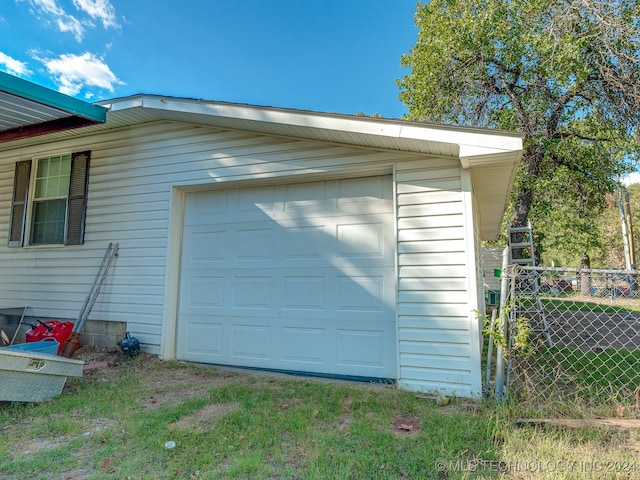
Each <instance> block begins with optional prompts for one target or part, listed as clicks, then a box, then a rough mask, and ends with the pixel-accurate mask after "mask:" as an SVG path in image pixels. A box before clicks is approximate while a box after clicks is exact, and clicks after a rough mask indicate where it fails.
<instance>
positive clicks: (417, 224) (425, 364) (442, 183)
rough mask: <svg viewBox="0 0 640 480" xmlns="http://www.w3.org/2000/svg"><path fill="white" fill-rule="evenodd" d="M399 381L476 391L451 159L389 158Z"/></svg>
mask: <svg viewBox="0 0 640 480" xmlns="http://www.w3.org/2000/svg"><path fill="white" fill-rule="evenodd" d="M396 182H397V186H396V188H397V201H398V220H397V221H398V266H399V279H398V281H399V284H398V290H399V291H398V339H399V347H398V349H399V356H400V358H399V365H400V375H399V384H400V385H401V386H404V387H406V388H410V389H413V390H423V391H433V390H437V391H441V392H443V393H447V394H456V395H460V396H474V395H477V394H478V391H477V390H478V381H479V375H478V371H477V370H476V367H475V363H478V368H479V362H476V361H474V360H473V358H474V353H473V352H474V350H475V349H476V346H475V345H474V344H475V342H476V340H477V336H476V335H475V334H474V331H475V327H474V326H473V325H472V323H471V316H470V311H471V310H472V307H471V305H472V297H473V295H475V291H472V290H471V289H470V288H471V286H470V282H469V278H468V273H469V263H468V262H469V259H470V258H471V259H473V255H471V256H469V255H468V252H467V242H468V235H469V229H468V225H467V219H466V218H465V208H467V207H468V206H467V205H465V201H464V193H463V191H462V184H461V169H460V166H459V162H458V161H456V160H455V159H434V160H429V162H428V163H427V162H423V161H404V162H398V164H397V165H396Z"/></svg>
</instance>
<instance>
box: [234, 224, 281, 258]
mask: <svg viewBox="0 0 640 480" xmlns="http://www.w3.org/2000/svg"><path fill="white" fill-rule="evenodd" d="M233 237H234V238H233V245H234V251H235V252H236V259H237V261H239V262H253V261H256V260H258V261H267V262H272V261H273V259H274V254H275V241H276V239H275V233H274V229H273V228H260V227H256V228H248V229H238V230H237V231H236V232H234V235H233Z"/></svg>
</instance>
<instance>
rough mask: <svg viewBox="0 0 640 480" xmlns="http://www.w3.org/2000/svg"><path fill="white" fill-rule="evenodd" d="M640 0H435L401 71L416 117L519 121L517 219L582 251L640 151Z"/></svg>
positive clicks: (498, 124) (498, 123) (505, 124)
mask: <svg viewBox="0 0 640 480" xmlns="http://www.w3.org/2000/svg"><path fill="white" fill-rule="evenodd" d="M639 13H640V7H639V4H638V0H431V1H430V2H428V3H424V4H420V3H419V4H418V6H417V11H416V15H415V23H416V25H417V27H418V39H417V42H416V44H415V46H414V47H413V48H412V49H411V51H410V52H409V53H408V54H406V55H404V56H403V57H402V65H403V66H404V67H407V68H409V69H410V73H409V74H408V75H406V76H405V77H404V78H402V79H400V80H399V81H398V85H399V87H400V99H401V100H402V101H403V102H404V103H405V104H406V105H407V106H408V108H409V114H408V117H409V118H411V119H414V120H430V121H438V122H445V123H453V124H459V125H476V126H487V127H494V128H502V129H509V130H518V131H520V132H523V133H524V135H525V142H524V148H525V151H524V155H523V161H522V162H521V165H520V171H519V173H518V177H517V179H516V183H515V186H514V190H513V199H512V203H513V210H512V214H511V218H510V219H509V221H510V222H511V224H512V225H523V224H526V221H527V218H529V217H530V218H532V219H533V220H534V222H535V228H536V229H540V230H542V231H543V232H544V233H545V241H547V242H551V243H561V244H564V246H565V248H566V250H567V251H568V252H572V253H575V254H582V253H584V252H585V251H586V250H587V249H588V248H590V247H592V246H594V245H597V244H598V242H599V238H598V235H597V233H596V232H594V231H593V229H592V228H591V227H590V222H591V219H592V218H593V217H594V215H595V214H596V213H597V212H599V211H601V210H602V209H603V208H604V206H605V196H606V195H607V194H609V193H612V192H613V191H614V190H615V186H616V181H617V179H618V178H619V177H620V176H621V175H623V174H624V173H626V172H627V171H629V170H630V169H631V168H633V165H634V164H636V162H637V160H638V149H637V139H636V136H637V125H638V120H639V119H640V68H639V67H640V45H639V43H638V41H639V37H640V35H639V33H640V31H639V29H640V27H639V22H640V21H639V19H638V18H639Z"/></svg>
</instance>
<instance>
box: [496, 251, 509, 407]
mask: <svg viewBox="0 0 640 480" xmlns="http://www.w3.org/2000/svg"><path fill="white" fill-rule="evenodd" d="M509 257H510V255H509V247H506V248H505V249H504V250H503V251H502V272H501V274H500V310H499V311H498V325H499V328H500V329H501V332H500V333H501V334H502V339H506V338H507V321H506V311H505V309H506V304H507V294H508V292H509V279H508V278H507V275H506V274H505V272H506V271H507V267H508V266H509ZM504 347H505V345H504V342H503V341H501V342H499V343H498V344H497V349H496V385H495V396H496V400H497V401H498V402H501V401H502V397H503V395H504V368H505V365H504Z"/></svg>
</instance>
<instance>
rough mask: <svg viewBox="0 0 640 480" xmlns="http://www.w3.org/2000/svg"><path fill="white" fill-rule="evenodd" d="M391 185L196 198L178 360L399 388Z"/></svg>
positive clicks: (213, 193)
mask: <svg viewBox="0 0 640 480" xmlns="http://www.w3.org/2000/svg"><path fill="white" fill-rule="evenodd" d="M394 232H395V230H394V203H393V183H392V178H391V176H390V175H386V176H371V177H361V178H341V179H335V180H323V181H315V182H306V183H290V184H287V183H283V184H276V185H263V186H260V185H258V186H251V187H243V188H224V189H223V188H219V189H213V190H207V191H195V192H189V193H187V194H186V196H185V201H184V221H183V231H182V250H181V266H180V287H179V289H180V290H179V298H178V301H179V304H178V323H177V325H178V329H177V352H176V353H177V358H179V359H182V360H189V361H195V362H204V363H211V364H222V365H234V366H244V367H254V368H265V369H272V370H284V371H294V372H309V373H316V374H327V375H343V376H353V377H364V378H385V379H386V378H396V377H397V366H396V363H397V351H396V345H397V341H396V312H395V304H396V299H395V291H396V285H395V278H396V276H395V252H396V249H395V233H394Z"/></svg>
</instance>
